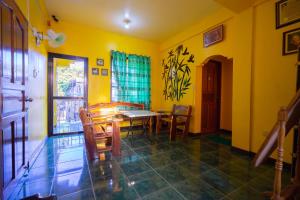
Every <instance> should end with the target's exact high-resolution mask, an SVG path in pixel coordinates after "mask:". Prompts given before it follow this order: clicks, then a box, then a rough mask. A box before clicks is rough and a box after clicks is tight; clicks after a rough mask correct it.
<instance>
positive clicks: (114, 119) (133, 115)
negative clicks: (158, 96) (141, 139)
mask: <svg viewBox="0 0 300 200" xmlns="http://www.w3.org/2000/svg"><path fill="white" fill-rule="evenodd" d="M158 115H160V114H159V113H156V112H152V111H147V110H124V111H118V112H114V113H113V114H112V113H110V114H109V116H108V117H109V118H110V119H109V121H108V122H111V123H112V131H113V149H112V154H113V156H120V155H121V136H120V135H121V134H120V133H121V128H120V122H122V121H125V120H128V119H129V121H130V122H131V123H130V129H131V130H132V127H131V126H132V122H133V120H138V119H146V121H147V123H149V127H152V123H151V121H152V120H151V118H152V117H156V116H158ZM97 117H104V115H93V118H97ZM143 128H144V131H145V129H146V125H145V124H143ZM151 131H152V130H150V132H151Z"/></svg>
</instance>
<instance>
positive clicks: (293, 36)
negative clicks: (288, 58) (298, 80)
mask: <svg viewBox="0 0 300 200" xmlns="http://www.w3.org/2000/svg"><path fill="white" fill-rule="evenodd" d="M299 47H300V28H297V29H293V30H290V31H287V32H284V33H283V48H282V54H283V55H288V54H293V53H297V52H298V48H299Z"/></svg>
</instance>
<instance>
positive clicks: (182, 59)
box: [162, 45, 195, 101]
mask: <svg viewBox="0 0 300 200" xmlns="http://www.w3.org/2000/svg"><path fill="white" fill-rule="evenodd" d="M194 62H195V60H194V55H193V54H191V53H190V52H189V51H188V49H187V48H184V47H183V45H179V46H178V47H177V48H176V49H175V50H174V49H171V50H170V51H169V52H168V58H167V59H163V61H162V65H163V68H164V69H163V73H162V79H163V81H164V90H163V95H164V96H165V100H168V99H170V100H177V101H179V100H180V99H181V98H182V97H183V95H185V94H186V92H187V90H188V89H189V88H190V85H191V76H190V74H191V70H190V67H189V65H190V64H191V63H194Z"/></svg>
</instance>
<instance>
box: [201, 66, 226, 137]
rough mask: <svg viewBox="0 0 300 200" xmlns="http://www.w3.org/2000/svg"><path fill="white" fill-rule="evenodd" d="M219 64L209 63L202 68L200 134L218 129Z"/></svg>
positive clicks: (219, 97)
mask: <svg viewBox="0 0 300 200" xmlns="http://www.w3.org/2000/svg"><path fill="white" fill-rule="evenodd" d="M220 99H221V63H219V62H216V61H209V62H208V63H207V64H205V65H204V66H203V68H202V114H201V121H202V125H201V126H202V130H201V131H202V132H215V131H218V130H219V129H220Z"/></svg>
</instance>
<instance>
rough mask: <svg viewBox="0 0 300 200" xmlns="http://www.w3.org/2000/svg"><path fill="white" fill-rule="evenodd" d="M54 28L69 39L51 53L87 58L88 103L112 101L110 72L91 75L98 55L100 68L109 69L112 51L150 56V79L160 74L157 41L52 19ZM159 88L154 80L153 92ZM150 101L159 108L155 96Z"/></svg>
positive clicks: (152, 84) (154, 106)
mask: <svg viewBox="0 0 300 200" xmlns="http://www.w3.org/2000/svg"><path fill="white" fill-rule="evenodd" d="M51 28H52V29H53V30H55V31H56V32H63V33H64V34H65V35H66V38H67V39H66V42H65V44H64V45H62V46H61V47H59V48H50V47H49V51H50V52H55V53H61V54H69V55H76V56H82V57H88V59H89V65H88V66H89V74H88V76H89V78H88V79H89V81H88V83H89V85H88V86H89V87H88V90H89V91H88V94H89V99H88V101H89V104H94V103H98V102H109V101H110V72H109V76H101V75H99V76H95V75H92V73H91V70H92V68H93V67H96V59H97V58H103V59H104V67H100V69H101V68H105V69H109V70H110V52H111V50H118V51H123V52H126V53H133V54H138V55H146V56H150V57H151V78H152V80H153V79H155V77H156V76H158V73H157V70H158V69H159V68H158V65H159V64H158V45H157V44H156V43H153V42H150V41H146V40H142V39H138V38H133V37H129V36H124V35H120V34H116V33H111V32H106V31H103V30H100V29H97V28H93V27H88V26H84V25H80V24H73V23H68V22H64V21H62V22H59V23H55V22H52V26H51ZM159 76H160V75H159ZM158 88H159V87H158V85H157V82H155V81H151V90H152V94H155V93H157V90H158ZM152 97H153V96H152ZM151 101H152V103H151V107H152V108H157V107H159V105H158V103H159V101H158V100H157V99H155V98H152V99H151Z"/></svg>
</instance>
